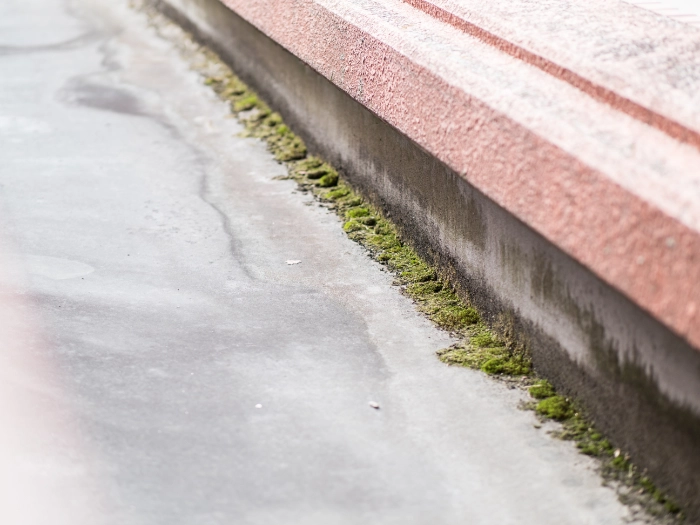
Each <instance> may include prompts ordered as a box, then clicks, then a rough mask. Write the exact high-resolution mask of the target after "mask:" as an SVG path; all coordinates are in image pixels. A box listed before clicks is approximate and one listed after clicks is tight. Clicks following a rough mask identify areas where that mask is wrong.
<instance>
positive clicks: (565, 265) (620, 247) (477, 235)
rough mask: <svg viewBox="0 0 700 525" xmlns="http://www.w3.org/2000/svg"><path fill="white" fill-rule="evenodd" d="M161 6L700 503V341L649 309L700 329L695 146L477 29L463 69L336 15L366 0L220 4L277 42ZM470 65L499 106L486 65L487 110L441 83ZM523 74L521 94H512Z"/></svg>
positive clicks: (230, 20) (210, 1)
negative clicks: (601, 100)
mask: <svg viewBox="0 0 700 525" xmlns="http://www.w3.org/2000/svg"><path fill="white" fill-rule="evenodd" d="M280 4H284V2H280ZM386 4H392V2H386ZM167 5H169V6H174V7H175V9H176V11H177V12H176V13H175V15H176V16H179V17H180V20H181V21H182V22H183V23H186V24H189V26H190V27H191V28H194V29H195V30H196V31H197V32H198V34H199V36H200V37H202V38H204V39H205V40H207V41H208V42H209V43H211V44H212V45H213V46H214V47H215V48H216V49H217V50H218V51H219V52H220V53H221V54H222V55H223V56H224V57H225V58H226V59H227V60H229V61H230V62H231V63H232V64H233V66H234V67H235V69H236V71H237V72H238V73H239V74H241V75H242V76H243V77H244V78H245V79H246V80H247V81H249V82H251V83H252V84H253V85H254V86H255V87H256V88H257V89H258V90H259V91H260V92H261V93H262V94H263V95H264V96H265V97H266V99H267V100H269V101H270V102H271V103H272V105H273V106H274V107H276V108H277V109H279V110H280V111H281V112H282V114H283V116H284V117H285V119H286V120H288V122H290V123H291V124H292V125H293V126H294V128H295V130H297V131H299V132H300V133H301V134H302V136H303V137H304V138H305V139H306V140H307V142H308V143H309V144H310V145H311V146H312V148H313V149H315V150H316V151H320V152H322V153H323V154H324V155H326V156H327V157H328V158H329V159H330V160H331V161H332V162H333V163H334V164H335V165H336V166H338V167H339V168H340V170H341V171H343V172H344V173H345V174H346V175H347V176H348V178H349V179H350V180H351V181H352V182H353V183H354V184H356V185H358V186H359V187H361V188H362V189H363V190H364V191H365V193H367V194H368V195H369V196H370V197H371V198H372V199H373V201H374V202H375V203H376V204H378V205H379V206H381V207H382V208H383V209H384V210H385V211H386V212H387V213H389V214H390V215H391V216H392V217H393V218H394V219H395V220H396V221H397V222H398V224H399V225H400V226H401V227H402V228H403V230H404V231H405V232H406V233H407V234H408V235H409V236H410V237H411V238H412V239H414V241H415V243H416V245H417V246H418V248H419V249H420V250H421V252H422V253H423V254H425V255H427V256H428V257H431V258H433V259H434V260H435V261H436V262H438V263H439V264H440V265H441V266H442V267H443V268H444V269H445V271H449V272H452V273H453V275H454V276H455V277H456V278H457V279H458V280H459V281H460V282H461V283H462V284H463V285H464V287H465V289H467V290H468V291H469V292H470V293H471V296H472V298H473V299H474V300H475V302H476V303H477V304H478V306H479V307H481V309H482V310H484V311H487V312H489V313H490V314H492V315H496V314H497V313H498V312H502V311H506V312H511V313H512V315H513V318H514V322H515V323H516V325H517V326H518V327H519V328H520V329H522V331H523V332H524V333H526V334H527V336H528V338H529V340H530V343H531V347H532V349H533V353H534V358H535V363H536V365H537V367H538V368H539V369H540V370H541V371H542V372H544V373H545V374H546V375H548V376H549V377H551V378H552V379H553V380H554V382H555V383H556V384H557V385H558V386H559V387H560V388H562V389H564V390H565V391H567V392H570V393H573V394H575V395H576V396H578V397H579V398H580V399H582V400H583V401H584V402H585V404H586V405H587V407H588V408H589V409H590V410H591V411H592V413H593V414H594V416H595V419H596V422H597V423H598V424H600V426H601V427H602V428H604V429H605V430H606V431H607V432H608V433H609V434H610V435H611V436H612V437H613V439H614V441H615V442H616V443H617V444H618V445H619V446H621V447H623V448H625V449H627V450H629V451H630V452H631V453H632V455H633V458H634V459H635V460H637V461H638V462H639V463H640V464H642V465H643V466H645V467H648V468H649V470H650V472H652V474H653V475H654V477H655V480H657V481H658V482H659V484H660V485H661V486H662V487H664V488H668V489H671V490H672V492H673V493H674V494H675V495H676V496H677V497H679V498H680V499H681V500H682V501H683V502H684V503H685V504H686V505H690V507H689V508H690V509H691V512H694V513H695V514H694V515H695V516H696V517H697V516H699V515H700V509H699V508H698V500H697V497H696V495H697V494H698V493H699V492H700V486H699V485H698V479H697V475H696V473H697V472H698V471H700V456H699V455H698V451H697V446H696V443H697V442H698V440H699V439H700V429H699V428H698V424H697V421H698V419H697V416H698V414H699V413H700V378H699V377H698V374H699V371H700V354H699V353H698V352H697V351H696V350H695V349H694V348H693V347H692V346H691V345H689V344H688V341H687V340H684V338H683V337H682V336H679V335H678V334H674V333H673V331H672V330H669V329H668V325H666V326H665V325H664V322H661V321H665V322H668V321H669V320H672V321H673V322H674V323H677V324H678V326H676V327H677V328H678V327H680V328H682V329H679V332H680V333H682V334H685V336H686V337H687V338H688V339H691V340H692V338H694V337H696V335H697V334H696V332H695V331H694V330H696V329H697V327H696V325H695V324H693V323H694V321H695V319H697V312H696V311H695V310H694V309H693V308H694V307H693V305H694V304H695V303H694V300H696V299H697V297H699V296H698V295H697V290H696V289H695V287H696V285H697V283H698V280H697V273H698V271H700V270H699V269H698V265H697V264H696V263H697V256H698V254H699V253H700V251H699V250H698V247H699V245H698V237H697V234H696V230H695V229H694V228H695V226H696V225H697V224H698V222H697V219H696V218H695V214H696V213H697V212H698V209H697V208H696V207H695V208H694V207H693V202H694V199H695V194H694V193H693V192H694V191H695V181H694V179H693V171H692V169H690V167H692V166H693V165H694V164H693V162H696V161H697V159H698V153H697V151H696V150H695V149H694V148H692V147H690V146H688V145H684V144H679V143H677V142H675V141H673V140H672V139H671V138H669V137H668V136H666V135H664V134H663V133H661V132H659V131H658V130H656V129H652V128H649V127H648V126H644V125H643V124H641V123H639V122H638V121H636V120H634V119H632V118H630V117H629V116H626V115H624V114H620V113H619V112H615V111H613V110H612V109H611V108H610V107H609V106H607V105H601V104H598V103H596V102H595V101H592V100H589V99H586V98H585V97H584V98H583V99H582V98H581V93H580V91H578V90H576V89H574V88H573V87H571V86H570V85H569V84H567V83H563V82H561V81H559V80H553V79H551V78H550V77H548V76H547V75H545V74H544V73H542V72H541V71H538V70H533V69H532V68H529V66H528V67H525V66H523V64H522V63H521V62H519V61H517V60H515V59H513V58H512V57H507V56H506V57H503V56H502V55H499V54H498V53H494V51H493V49H490V48H487V47H485V46H483V44H480V43H479V42H478V41H474V40H473V39H472V40H469V43H470V46H471V47H470V48H460V52H463V53H464V56H468V57H469V58H470V59H472V58H473V59H474V60H477V58H478V57H477V58H474V56H473V54H472V55H470V52H471V51H473V50H474V48H478V53H483V54H484V55H487V54H488V57H481V59H480V60H481V62H479V63H475V62H472V63H470V66H471V67H470V68H466V67H465V68H463V69H464V70H466V71H467V73H464V72H463V71H462V72H460V71H459V70H458V69H457V68H450V67H448V66H450V65H451V63H449V62H448V61H444V62H443V61H440V60H439V59H437V58H436V59H435V60H434V61H433V67H432V68H428V67H427V65H426V62H427V59H425V56H427V55H426V54H424V53H423V52H424V51H425V49H426V48H427V49H428V50H430V51H431V52H435V53H437V52H438V51H437V50H439V48H440V46H438V45H437V44H435V42H434V41H427V42H420V41H419V40H418V39H417V37H416V40H415V41H412V43H413V44H415V46H414V47H410V46H409V45H408V44H409V43H407V42H406V41H401V38H403V37H401V31H399V30H398V29H397V30H395V31H394V28H393V26H391V23H392V22H396V20H395V19H394V18H392V17H388V18H387V16H388V15H387V16H385V15H386V10H385V9H384V7H382V6H374V7H375V9H374V11H372V13H371V16H369V15H367V16H368V17H369V18H368V19H363V21H364V22H367V24H369V27H375V26H373V25H372V24H370V21H372V20H374V22H372V23H373V24H375V25H376V27H377V28H379V29H381V30H382V35H383V38H382V39H383V41H384V42H382V41H380V40H379V39H377V38H375V37H374V36H372V35H371V34H369V33H368V32H364V31H362V30H360V29H358V28H357V26H353V25H352V24H350V23H349V22H347V19H349V18H352V17H353V16H358V17H359V16H361V15H362V13H360V14H357V13H349V12H344V13H343V17H340V16H339V15H337V14H334V13H332V12H330V11H329V10H328V9H326V7H327V6H326V7H322V6H320V5H319V4H312V3H310V2H296V3H295V4H294V8H290V7H289V6H286V7H288V8H289V9H287V10H285V9H283V8H282V7H279V10H278V7H276V6H275V5H267V4H265V3H264V2H256V3H255V5H248V6H239V5H235V6H234V7H235V9H236V11H237V12H239V11H240V12H241V13H243V14H244V15H245V16H246V17H248V18H250V19H252V20H255V22H256V23H257V24H258V25H259V26H261V27H264V28H265V29H266V32H269V33H270V34H271V35H272V36H273V37H274V41H273V40H271V39H269V38H268V37H266V36H265V35H264V34H263V33H261V32H260V31H258V30H257V29H255V28H254V27H252V26H251V25H250V24H249V23H247V22H246V21H244V20H243V19H242V18H241V17H239V16H238V15H237V14H235V13H233V12H232V11H229V10H226V9H225V8H223V7H222V6H221V5H220V4H219V3H218V2H217V1H214V0H197V1H186V0H169V1H168V4H167ZM335 7H338V6H337V5H335ZM345 7H347V6H345ZM403 8H406V9H409V7H408V6H404V7H403ZM265 9H266V10H267V12H266V15H267V16H268V17H269V18H263V17H262V15H261V12H262V11H263V10H265ZM349 9H350V8H349V7H348V10H349ZM358 9H359V8H358ZM397 9H399V7H397ZM170 12H171V14H173V10H172V9H170ZM358 12H359V11H358ZM419 15H420V13H419V14H418V15H415V14H414V18H413V19H412V22H411V23H412V24H415V23H416V18H420V17H419ZM392 16H393V15H392ZM268 20H273V21H274V23H273V22H269V21H268ZM368 20H369V21H368ZM379 20H380V21H381V23H380V22H379ZM434 23H436V22H434V21H432V20H427V21H424V22H421V24H425V25H427V26H430V25H431V24H434ZM408 25H410V24H408V23H407V26H408ZM431 27H432V26H431ZM440 27H441V28H442V29H441V30H442V31H443V32H444V33H449V32H450V31H451V29H450V28H449V27H444V26H440ZM379 29H377V31H379ZM424 29H425V28H424ZM405 31H406V32H409V33H410V29H406V30H405ZM390 36H391V37H392V38H393V37H396V38H397V39H398V40H397V41H395V42H394V44H395V46H396V47H397V48H399V51H401V52H399V51H397V50H396V49H395V48H394V47H392V46H389V45H388V44H386V43H385V41H386V40H389V39H390V38H389V37H390ZM415 36H416V35H414V37H415ZM451 38H454V39H456V40H458V39H467V38H468V37H466V36H464V35H461V34H460V35H451ZM405 40H408V37H406V38H405ZM438 40H439V39H438ZM277 42H281V43H282V44H283V45H284V46H285V47H288V48H290V49H292V51H294V53H295V55H298V57H295V56H294V55H292V54H290V53H289V52H288V51H286V50H285V49H283V47H282V46H280V45H279V44H278V43H277ZM314 42H315V43H318V42H323V45H316V44H313V43H314ZM401 42H403V43H404V44H405V45H403V44H401ZM419 44H421V45H422V44H426V46H425V47H419ZM479 46H482V48H479ZM443 51H445V50H444V49H443ZM478 53H477V54H478ZM407 54H410V55H411V58H410V59H409V58H408V57H407V56H406V55H407ZM444 55H445V56H447V55H449V53H446V52H445V53H444ZM299 57H300V58H301V59H303V60H301V59H300V58H299ZM417 57H418V58H417ZM421 57H423V58H421ZM487 58H488V60H487ZM420 60H423V65H422V66H421V65H420V64H417V62H420ZM464 60H467V59H466V58H465V59H464ZM304 61H306V62H308V63H305V62H304ZM309 64H310V65H311V66H313V67H310V65H309ZM494 64H496V66H499V67H503V68H504V70H503V72H502V73H503V74H504V75H505V73H506V72H509V73H510V75H509V76H508V78H507V79H504V78H503V77H499V76H498V75H495V74H492V71H491V70H490V69H489V68H490V67H491V66H493V65H494ZM452 65H454V64H452ZM496 66H493V67H496ZM523 68H524V69H523ZM434 70H439V72H440V75H442V76H441V77H438V75H437V73H434ZM444 70H449V73H450V75H451V82H450V83H448V82H447V81H445V80H441V78H442V77H444V76H447V73H446V72H445V71H444ZM319 72H320V73H321V74H319ZM469 75H472V77H473V78H468V77H469ZM479 75H482V76H481V77H479ZM528 75H532V77H528ZM499 79H500V80H499ZM467 80H469V81H470V82H471V83H470V84H469V87H470V89H473V90H474V91H478V92H479V96H480V97H482V98H484V99H488V100H489V101H490V102H493V105H497V104H496V102H498V101H497V100H495V99H494V98H493V97H492V98H489V97H490V95H489V93H488V92H487V91H488V90H487V87H488V85H489V84H488V82H486V80H488V81H489V82H494V83H495V84H493V85H492V86H491V87H492V88H493V89H494V90H497V89H501V90H502V91H501V92H500V96H501V97H503V99H502V100H501V104H500V106H501V107H500V110H501V111H500V112H497V111H496V110H495V109H494V107H493V105H489V104H487V103H486V102H484V101H483V100H480V99H479V98H477V97H476V96H470V95H469V94H468V93H466V92H465V88H464V87H463V86H460V87H459V88H458V87H456V86H455V85H454V84H455V83H456V82H457V81H465V82H466V81H467ZM497 81H500V82H502V83H498V82H497ZM479 82H482V84H479ZM516 84H517V85H516ZM516 88H517V89H516ZM509 90H510V91H509ZM538 90H539V91H538ZM506 92H508V93H510V94H511V95H512V96H511V97H510V98H508V97H507V96H506V95H505V94H504V93H506ZM524 92H528V93H529V94H532V98H530V99H528V100H529V102H530V104H531V106H532V107H531V108H530V110H528V107H527V106H524V105H522V103H521V102H522V101H519V102H517V103H516V101H517V99H518V96H520V95H523V93H524ZM348 95H350V96H348ZM526 98H527V97H526ZM505 100H507V101H508V102H509V103H510V106H509V105H508V104H506V103H505V102H504V101H505ZM506 111H507V113H505V112H506ZM378 117H381V118H378ZM572 120H573V121H575V122H572ZM523 121H526V123H527V125H525V123H523ZM625 141H626V142H625ZM621 144H627V147H622V146H620V145H621ZM652 144H654V145H655V146H656V147H652ZM565 145H566V147H564V146H565ZM633 145H636V146H637V148H638V149H637V150H635V148H634V147H633ZM640 145H643V146H644V148H641V146H640ZM618 146H619V147H618ZM640 149H643V152H642V153H640V151H639V150H640ZM426 150H427V152H426ZM635 151H636V152H635ZM428 152H429V153H428ZM574 153H575V155H574ZM670 153H674V154H675V156H672V157H671V156H669V155H670ZM657 155H658V157H657ZM654 159H657V160H658V162H659V163H660V164H658V163H657V164H655V162H656V161H655V160H654ZM443 161H444V162H443ZM659 166H663V170H662V171H663V174H662V173H660V172H657V173H656V174H655V172H654V169H660V168H659ZM458 167H459V168H460V169H457V168H458ZM603 170H605V171H603ZM654 174H655V175H654ZM662 175H663V176H664V177H668V178H670V179H671V180H675V181H678V182H679V185H680V186H679V187H674V186H671V187H669V186H668V185H664V184H662V183H663V181H664V179H663V177H662ZM643 176H646V178H643ZM673 177H676V178H675V179H674V178H673ZM635 181H636V182H635ZM681 186H682V187H683V188H684V190H685V195H684V196H682V195H681V193H683V192H681V191H680V187H681ZM674 203H675V205H674ZM674 206H675V207H674ZM542 230H544V231H542ZM601 274H602V275H601ZM601 277H604V278H601ZM610 282H613V283H615V285H616V286H611V285H610V284H609V283H610ZM621 292H624V293H621ZM640 304H641V305H643V307H640ZM650 312H651V314H650ZM661 314H663V315H661ZM660 319H661V321H660ZM668 324H672V323H668Z"/></svg>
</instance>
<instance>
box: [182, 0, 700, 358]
mask: <svg viewBox="0 0 700 525" xmlns="http://www.w3.org/2000/svg"><path fill="white" fill-rule="evenodd" d="M172 3H173V5H178V6H181V8H182V9H194V6H195V5H196V4H197V3H198V2H197V0H192V1H190V2H188V1H186V0H174V1H173V2H172ZM224 3H225V4H226V5H228V6H229V7H231V8H232V9H233V10H235V12H236V13H238V14H239V15H240V16H242V17H243V18H244V19H245V20H247V21H248V22H250V23H251V24H253V25H254V26H256V27H257V28H258V29H260V30H261V31H263V32H264V33H265V34H266V35H268V36H269V37H271V38H272V39H273V40H275V41H276V42H277V43H279V44H280V45H282V46H283V47H285V48H286V49H288V50H290V51H291V52H292V53H293V54H294V55H295V56H297V57H299V58H301V59H302V60H303V61H304V62H306V63H307V64H309V65H310V66H311V67H312V68H313V69H315V70H316V71H318V72H319V73H320V74H322V75H323V76H324V77H325V78H327V79H329V80H330V81H331V82H333V83H334V84H335V85H337V86H338V87H340V88H341V89H342V90H343V91H345V92H346V93H348V94H349V95H350V96H352V97H353V98H355V99H356V100H358V101H359V102H360V103H362V104H363V105H364V106H365V107H367V108H368V109H370V110H371V111H373V112H374V113H376V114H378V115H379V116H380V117H381V118H382V119H384V120H385V121H387V122H389V123H390V124H391V125H393V126H394V127H396V128H397V129H398V130H400V131H401V132H402V133H404V134H405V135H406V136H408V137H409V138H411V139H412V140H414V141H415V142H417V143H418V144H419V145H420V146H421V147H423V148H424V149H426V150H427V151H429V152H430V153H432V154H433V155H434V156H436V157H437V158H438V159H439V160H441V161H442V162H444V163H446V164H447V165H448V166H450V168H452V169H453V170H454V171H456V172H457V173H460V174H461V175H462V176H463V177H464V178H465V180H467V181H468V182H469V183H470V184H472V185H474V186H475V187H476V188H477V189H479V190H480V191H481V192H483V193H484V194H485V195H486V196H488V197H489V198H491V199H492V200H494V201H495V202H496V203H497V204H499V205H500V206H502V207H504V208H505V209H507V210H508V211H509V212H510V213H511V214H512V215H514V216H515V217H517V218H518V219H519V220H521V221H522V222H524V223H525V224H527V225H528V226H530V227H531V228H532V229H534V230H535V231H537V232H538V233H539V234H541V235H543V236H544V237H545V238H547V239H548V240H549V241H550V242H552V243H553V244H554V245H555V246H557V247H559V248H560V249H562V250H563V251H564V252H566V253H567V254H569V255H570V256H571V257H573V258H574V259H576V260H577V261H579V262H580V263H581V264H583V265H584V266H586V267H588V268H589V269H591V270H592V271H593V272H594V273H595V274H596V275H598V276H599V277H600V278H602V279H603V280H604V281H606V282H607V283H608V284H609V285H611V286H613V287H615V288H616V289H618V290H620V291H621V292H622V293H624V294H625V295H626V296H627V297H629V298H630V299H631V300H632V301H634V302H636V303H637V304H638V305H640V307H642V308H643V309H645V310H647V311H649V312H651V313H652V314H653V315H654V316H655V317H656V318H657V319H659V320H661V321H662V322H663V323H664V324H666V325H667V326H669V327H670V328H671V329H672V330H674V331H675V332H676V333H678V334H679V335H681V336H682V337H684V338H686V339H687V340H688V341H690V342H691V343H692V344H694V345H695V346H696V347H698V348H700V304H698V299H697V298H698V297H700V265H698V264H697V258H698V253H700V234H699V233H698V231H699V230H700V184H699V183H698V178H697V166H698V165H699V164H700V151H698V149H697V147H696V146H694V145H691V144H690V143H684V142H681V141H678V140H677V139H676V138H674V136H672V135H668V134H667V133H665V132H663V131H661V130H660V129H657V128H655V127H652V126H649V125H647V124H646V123H645V122H643V121H641V120H638V119H637V118H634V117H632V116H630V115H628V114H625V113H623V112H620V111H617V110H615V109H614V108H611V106H610V105H609V104H606V103H603V102H600V101H597V100H595V99H593V98H591V97H588V96H585V95H583V93H582V91H581V90H580V89H578V88H576V87H574V86H572V85H570V84H568V83H565V82H563V81H561V80H559V79H558V78H556V77H553V76H551V75H550V74H548V73H547V72H545V71H542V70H540V69H537V68H534V67H532V66H531V65H530V64H528V63H527V62H524V61H522V60H519V59H517V58H515V57H511V56H509V55H507V54H505V53H503V52H502V51H500V50H499V49H498V48H496V47H493V46H491V45H489V44H486V43H484V42H482V41H481V40H479V39H477V38H475V37H473V36H471V35H469V34H467V33H465V32H463V31H461V30H459V29H456V28H453V27H451V26H449V25H447V24H445V23H443V22H441V21H439V20H437V19H435V18H433V17H431V16H429V15H427V14H425V13H423V12H422V11H420V10H417V9H415V8H413V7H411V6H410V5H408V4H406V3H405V2H403V1H402V0H387V1H379V0H362V1H357V2H347V1H342V0H304V1H292V0H284V1H274V2H269V1H260V2H246V1H238V0H226V1H225V2H224ZM580 3H583V2H580ZM627 9H630V10H633V11H635V12H637V11H638V12H641V13H643V14H646V15H647V16H649V17H654V16H655V15H653V14H651V13H644V12H643V11H641V10H639V9H637V8H635V7H632V6H627ZM603 30H604V28H603V29H601V31H603ZM688 31H690V32H691V33H692V34H691V35H690V37H689V38H688V40H689V41H690V44H693V45H700V33H698V34H697V35H696V33H697V31H696V30H695V29H693V28H691V27H689V26H688ZM321 42H322V43H323V45H319V43H321ZM619 53H622V54H624V53H625V50H624V49H620V50H619ZM683 56H685V55H683ZM691 57H696V55H694V54H691ZM688 60H690V59H688ZM696 62H697V60H696V59H695V60H694V61H690V62H688V61H684V62H682V65H681V66H679V67H678V69H677V70H676V71H675V73H676V75H677V76H678V77H679V79H677V80H676V83H678V84H683V83H684V82H686V78H685V76H683V75H684V73H685V72H686V71H688V80H687V81H688V82H690V85H691V88H693V87H694V86H697V83H694V82H695V81H694V73H693V71H694V69H693V68H694V67H695V63H696ZM632 80H633V81H634V83H635V84H636V83H637V81H638V82H640V83H641V82H643V81H644V80H645V79H632ZM662 85H664V84H663V83H662ZM671 87H672V86H671ZM697 92H698V91H697V89H694V90H693V89H691V93H693V94H696V93H697ZM415 101H422V103H417V102H415ZM687 102H688V105H689V106H690V107H691V108H693V107H695V106H694V104H695V103H696V102H695V99H692V98H691V99H689V100H687ZM686 116H688V118H691V120H692V122H693V126H696V127H700V125H698V124H697V118H696V117H694V116H693V115H692V112H691V114H689V115H686ZM685 127H686V128H687V129H691V128H690V127H688V126H685ZM699 137H700V136H699ZM699 140H700V139H699ZM693 144H695V143H693ZM697 144H700V142H697ZM697 144H696V145H697ZM639 261H641V263H640V262H639Z"/></svg>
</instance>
